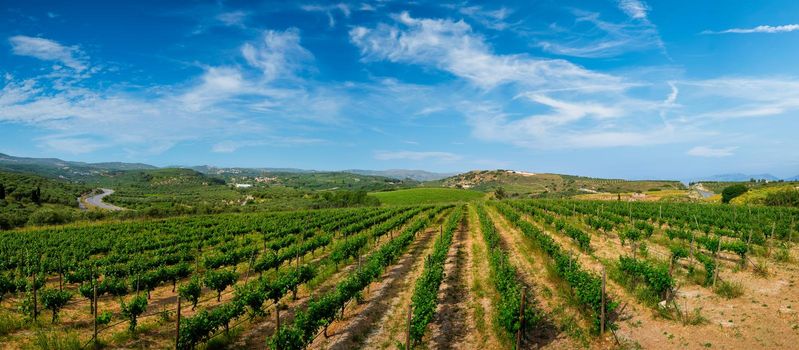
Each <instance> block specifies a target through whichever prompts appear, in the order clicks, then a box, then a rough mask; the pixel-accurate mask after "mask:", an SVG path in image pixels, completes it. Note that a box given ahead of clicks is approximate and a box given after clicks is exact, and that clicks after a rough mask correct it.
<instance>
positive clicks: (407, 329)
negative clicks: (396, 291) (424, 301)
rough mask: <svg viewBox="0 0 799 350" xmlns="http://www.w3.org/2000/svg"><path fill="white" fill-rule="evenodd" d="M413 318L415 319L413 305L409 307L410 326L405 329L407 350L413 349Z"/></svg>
mask: <svg viewBox="0 0 799 350" xmlns="http://www.w3.org/2000/svg"><path fill="white" fill-rule="evenodd" d="M411 317H413V305H411V306H409V307H408V326H407V327H406V328H405V350H410V348H411Z"/></svg>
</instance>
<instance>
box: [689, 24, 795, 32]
mask: <svg viewBox="0 0 799 350" xmlns="http://www.w3.org/2000/svg"><path fill="white" fill-rule="evenodd" d="M797 30H799V24H786V25H781V26H769V25H762V26H757V27H754V28H732V29H727V30H722V31H712V30H706V31H703V32H702V34H751V33H768V34H774V33H788V32H793V31H797Z"/></svg>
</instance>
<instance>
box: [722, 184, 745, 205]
mask: <svg viewBox="0 0 799 350" xmlns="http://www.w3.org/2000/svg"><path fill="white" fill-rule="evenodd" d="M747 191H749V188H748V187H746V185H744V184H737V185H732V186H729V187H727V188H725V189H724V190H723V191H721V202H722V203H729V202H730V201H731V200H733V199H734V198H735V197H738V196H740V195H742V194H744V193H746V192H747Z"/></svg>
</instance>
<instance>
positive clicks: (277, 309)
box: [275, 301, 280, 350]
mask: <svg viewBox="0 0 799 350" xmlns="http://www.w3.org/2000/svg"><path fill="white" fill-rule="evenodd" d="M275 336H278V337H279V336H280V301H278V302H277V303H275ZM275 344H276V345H275V350H280V342H276V343H275Z"/></svg>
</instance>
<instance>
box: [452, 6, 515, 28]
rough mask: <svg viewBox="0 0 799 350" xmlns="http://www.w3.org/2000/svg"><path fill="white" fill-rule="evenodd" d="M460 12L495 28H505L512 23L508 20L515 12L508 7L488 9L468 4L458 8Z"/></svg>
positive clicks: (488, 26)
mask: <svg viewBox="0 0 799 350" xmlns="http://www.w3.org/2000/svg"><path fill="white" fill-rule="evenodd" d="M458 12H460V14H462V15H464V16H468V17H469V18H471V19H473V20H475V21H476V22H477V23H480V24H481V25H483V26H485V27H487V28H491V29H495V30H505V29H507V28H508V27H510V26H511V25H512V24H511V23H508V22H507V21H506V20H507V18H508V17H509V16H510V15H511V14H512V13H513V10H511V9H509V8H507V7H500V8H498V9H496V10H487V9H485V8H483V7H482V6H466V7H460V8H458Z"/></svg>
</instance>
